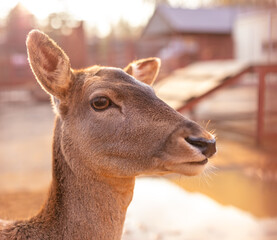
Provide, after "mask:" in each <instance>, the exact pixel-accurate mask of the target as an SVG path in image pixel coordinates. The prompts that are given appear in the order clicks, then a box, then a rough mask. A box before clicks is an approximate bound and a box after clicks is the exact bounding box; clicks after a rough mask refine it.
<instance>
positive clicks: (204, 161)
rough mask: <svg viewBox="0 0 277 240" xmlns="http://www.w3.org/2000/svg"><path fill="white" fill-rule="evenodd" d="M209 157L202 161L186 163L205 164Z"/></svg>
mask: <svg viewBox="0 0 277 240" xmlns="http://www.w3.org/2000/svg"><path fill="white" fill-rule="evenodd" d="M208 161H209V160H208V158H206V159H204V160H202V161H198V162H186V164H190V165H205V164H207V163H208Z"/></svg>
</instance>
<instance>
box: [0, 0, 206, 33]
mask: <svg viewBox="0 0 277 240" xmlns="http://www.w3.org/2000/svg"><path fill="white" fill-rule="evenodd" d="M199 1H200V0H186V1H177V0H170V1H169V2H170V3H171V4H172V6H184V4H186V5H187V6H189V5H188V4H190V5H191V7H196V6H197V3H198V5H199ZM202 1H208V0H202ZM17 3H21V4H22V5H23V6H24V7H25V8H26V9H27V10H28V11H30V12H31V13H32V14H33V15H35V17H36V18H37V19H38V20H40V21H43V20H45V19H46V18H47V16H48V15H49V14H51V13H57V12H68V13H69V14H71V15H72V16H73V17H75V18H76V19H77V20H84V21H85V22H86V24H87V25H88V26H90V27H95V28H97V29H98V31H99V33H100V35H102V36H105V35H107V34H108V33H109V31H110V28H111V25H112V24H117V23H118V22H119V21H120V20H121V19H122V20H125V21H127V22H128V23H129V24H130V25H131V26H134V27H135V26H139V25H141V24H145V23H146V21H147V20H148V19H149V17H150V16H151V14H152V13H153V11H154V4H151V3H150V1H143V0H116V1H115V0H90V1H87V0H47V1H38V0H9V1H1V3H0V18H1V17H3V16H5V15H7V14H8V11H9V10H10V9H11V8H13V7H14V6H15V5H16V4H17Z"/></svg>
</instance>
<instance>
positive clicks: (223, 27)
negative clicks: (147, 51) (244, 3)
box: [143, 5, 242, 36]
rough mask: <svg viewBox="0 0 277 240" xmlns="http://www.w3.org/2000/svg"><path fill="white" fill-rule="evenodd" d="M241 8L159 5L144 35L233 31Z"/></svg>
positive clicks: (226, 32)
mask: <svg viewBox="0 0 277 240" xmlns="http://www.w3.org/2000/svg"><path fill="white" fill-rule="evenodd" d="M241 11H242V10H241V9H239V8H198V9H184V8H172V7H169V6H164V5H163V6H159V7H157V9H156V11H155V12H154V14H153V16H152V18H151V19H150V21H149V22H148V24H147V26H146V28H145V30H144V33H143V36H153V35H162V34H169V33H176V32H177V33H212V34H228V33H231V31H232V27H233V23H234V21H235V19H236V16H237V14H238V13H239V12H241Z"/></svg>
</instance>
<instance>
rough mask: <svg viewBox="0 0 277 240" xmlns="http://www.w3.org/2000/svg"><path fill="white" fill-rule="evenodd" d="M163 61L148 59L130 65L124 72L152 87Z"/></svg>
mask: <svg viewBox="0 0 277 240" xmlns="http://www.w3.org/2000/svg"><path fill="white" fill-rule="evenodd" d="M160 66H161V60H160V59H159V58H146V59H141V60H138V61H135V62H132V63H130V64H129V65H128V66H127V67H126V68H124V71H125V72H126V73H128V74H130V75H132V76H133V77H134V78H136V79H137V80H139V81H141V82H144V83H146V84H148V85H152V84H153V83H154V81H155V79H156V77H157V75H158V73H159V70H160Z"/></svg>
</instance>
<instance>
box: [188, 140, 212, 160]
mask: <svg viewBox="0 0 277 240" xmlns="http://www.w3.org/2000/svg"><path fill="white" fill-rule="evenodd" d="M185 140H186V141H187V142H188V143H189V144H190V145H192V146H194V147H196V148H198V149H199V150H200V151H201V153H202V154H204V155H205V156H206V157H207V158H209V157H211V156H212V155H213V154H214V153H215V152H216V145H215V140H214V139H205V138H194V137H187V138H185Z"/></svg>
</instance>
